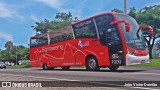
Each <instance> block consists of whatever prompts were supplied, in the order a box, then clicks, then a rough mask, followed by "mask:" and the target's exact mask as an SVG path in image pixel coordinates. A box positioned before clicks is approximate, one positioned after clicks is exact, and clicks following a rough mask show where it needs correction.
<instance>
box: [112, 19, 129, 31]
mask: <svg viewBox="0 0 160 90" xmlns="http://www.w3.org/2000/svg"><path fill="white" fill-rule="evenodd" d="M118 23H124V24H125V29H126V32H129V31H130V24H129V22H127V21H125V20H117V21H113V22H111V23H110V25H114V24H118Z"/></svg>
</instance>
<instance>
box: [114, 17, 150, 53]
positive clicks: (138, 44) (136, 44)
mask: <svg viewBox="0 0 160 90" xmlns="http://www.w3.org/2000/svg"><path fill="white" fill-rule="evenodd" d="M117 18H118V19H119V20H126V21H128V22H129V23H130V31H129V32H126V30H125V27H124V24H123V23H121V28H122V31H123V34H124V37H125V41H126V44H127V45H128V46H130V47H132V48H134V49H137V50H145V49H146V48H147V46H146V43H145V40H144V37H143V34H142V32H141V30H140V32H139V36H140V38H138V37H137V34H136V33H137V31H138V29H139V25H138V23H137V22H136V20H135V19H134V18H132V17H130V16H127V15H123V14H117Z"/></svg>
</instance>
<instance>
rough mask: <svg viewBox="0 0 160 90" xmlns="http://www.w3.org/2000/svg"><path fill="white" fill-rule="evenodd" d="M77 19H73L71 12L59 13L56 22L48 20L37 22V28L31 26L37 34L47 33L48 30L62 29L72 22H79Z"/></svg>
mask: <svg viewBox="0 0 160 90" xmlns="http://www.w3.org/2000/svg"><path fill="white" fill-rule="evenodd" d="M77 20H78V18H77V17H73V16H72V14H71V12H68V13H63V12H62V13H57V14H56V16H55V18H54V20H51V21H49V20H47V19H44V21H41V22H36V23H35V24H36V25H35V26H31V27H32V28H33V30H35V31H36V34H41V33H46V32H47V30H48V29H52V30H55V29H60V28H63V27H64V26H67V25H69V24H70V23H71V22H72V21H77Z"/></svg>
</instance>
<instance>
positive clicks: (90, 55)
mask: <svg viewBox="0 0 160 90" xmlns="http://www.w3.org/2000/svg"><path fill="white" fill-rule="evenodd" d="M89 57H94V58H96V60H97V63H98V66H99V62H98V58H97V56H96V55H94V54H88V55H87V56H86V58H85V65H86V64H87V59H88V58H89Z"/></svg>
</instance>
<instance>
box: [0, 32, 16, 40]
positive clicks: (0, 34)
mask: <svg viewBox="0 0 160 90" xmlns="http://www.w3.org/2000/svg"><path fill="white" fill-rule="evenodd" d="M1 39H3V40H6V41H13V36H12V35H11V34H8V33H5V32H0V40H1Z"/></svg>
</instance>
